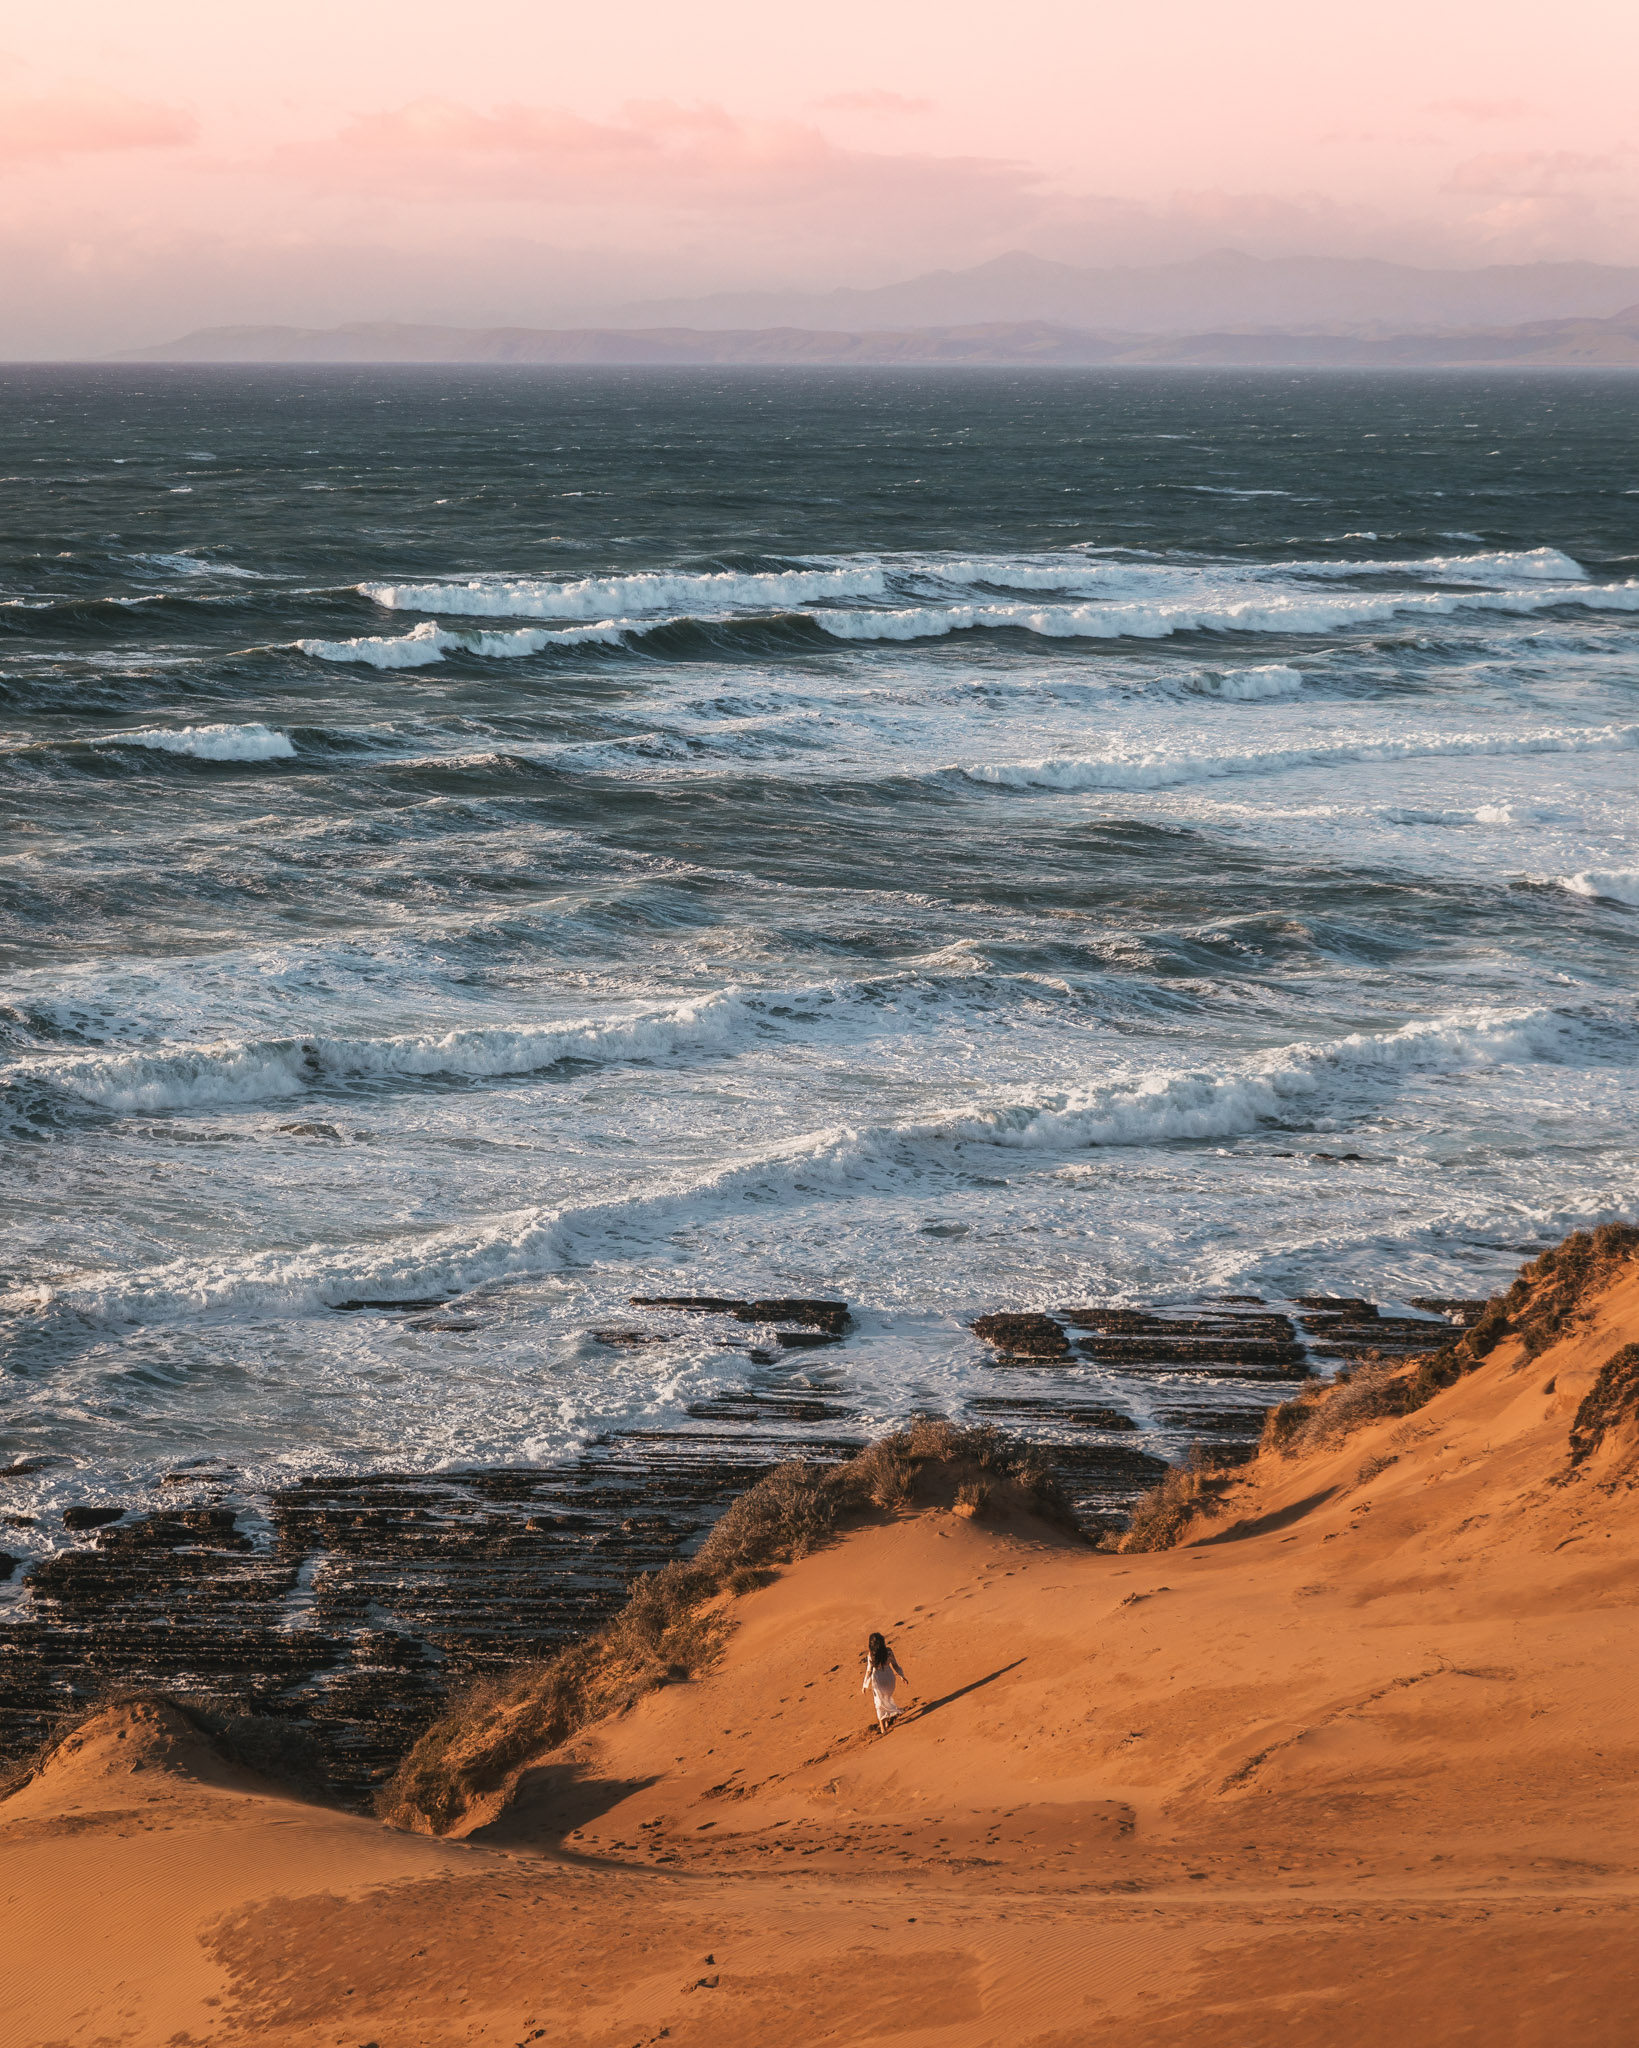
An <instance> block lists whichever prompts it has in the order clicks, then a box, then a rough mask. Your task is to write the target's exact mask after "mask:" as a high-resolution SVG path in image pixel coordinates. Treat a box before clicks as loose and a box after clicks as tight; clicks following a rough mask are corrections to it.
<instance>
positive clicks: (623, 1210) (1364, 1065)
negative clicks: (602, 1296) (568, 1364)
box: [0, 1009, 1581, 1320]
mask: <svg viewBox="0 0 1639 2048" xmlns="http://www.w3.org/2000/svg"><path fill="white" fill-rule="evenodd" d="M1580 1028H1581V1027H1580V1026H1579V1024H1578V1023H1577V1020H1575V1019H1573V1018H1569V1017H1566V1016H1564V1015H1563V1014H1560V1013H1557V1012H1554V1011H1551V1010H1544V1009H1533V1010H1515V1011H1492V1012H1483V1011H1459V1012H1453V1013H1450V1014H1447V1015H1444V1016H1438V1017H1433V1018H1429V1019H1424V1020H1419V1021H1416V1022H1413V1023H1410V1024H1407V1025H1404V1026H1402V1027H1400V1028H1399V1029H1397V1030H1392V1031H1385V1032H1355V1033H1350V1034H1348V1035H1347V1036H1345V1037H1343V1038H1341V1039H1337V1040H1334V1041H1332V1042H1331V1043H1329V1044H1319V1045H1317V1044H1311V1043H1308V1042H1305V1041H1298V1042H1296V1043H1294V1044H1290V1045H1286V1046H1282V1047H1277V1048H1272V1049H1270V1050H1269V1051H1267V1052H1265V1053H1262V1054H1259V1055H1255V1056H1253V1057H1252V1058H1250V1059H1244V1060H1240V1061H1237V1062H1236V1063H1234V1065H1233V1066H1231V1067H1230V1068H1228V1069H1227V1070H1224V1071H1219V1072H1213V1071H1210V1070H1207V1071H1177V1070H1164V1071H1155V1072H1148V1073H1144V1072H1140V1073H1138V1074H1134V1075H1130V1076H1127V1077H1123V1078H1120V1079H1117V1080H1114V1081H1110V1082H1105V1083H1099V1084H1094V1085H1089V1086H1084V1087H1081V1088H1076V1089H1070V1090H1066V1091H1064V1092H1063V1093H1061V1094H1058V1095H1054V1096H1051V1097H1037V1098H1033V1099H1029V1098H1020V1099H1014V1100H1010V1101H1003V1102H1001V1103H998V1104H997V1105H996V1106H995V1107H993V1108H991V1109H988V1110H978V1111H973V1110H968V1109H963V1110H961V1111H958V1112H955V1113H953V1114H950V1115H947V1116H944V1117H937V1118H924V1119H920V1120H916V1121H911V1122H905V1123H900V1124H879V1125H867V1126H865V1127H863V1128H856V1127H837V1128H832V1129H829V1130H821V1131H812V1132H807V1133H804V1134H802V1135H800V1136H797V1137H794V1138H791V1139H789V1140H786V1141H782V1142H779V1143H776V1144H774V1145H770V1146H764V1147H762V1148H760V1149H758V1150H755V1151H753V1152H749V1153H746V1154H743V1155H742V1156H741V1157H740V1158H738V1159H735V1160H731V1161H728V1162H726V1163H725V1164H723V1165H722V1166H721V1167H719V1168H718V1169H717V1170H716V1171H714V1172H712V1173H709V1174H706V1175H704V1176H701V1175H679V1176H676V1177H674V1178H673V1179H672V1180H670V1181H668V1182H664V1183H662V1184H660V1185H659V1186H652V1185H651V1186H648V1187H645V1188H643V1189H642V1190H641V1191H640V1192H636V1193H633V1194H630V1195H625V1196H621V1197H619V1198H616V1199H614V1200H609V1201H602V1202H591V1203H587V1204H584V1205H581V1206H579V1207H562V1208H552V1207H545V1206H536V1207H531V1208H526V1209H522V1210H515V1211H512V1212H510V1213H507V1214H505V1215H500V1216H495V1217H492V1218H491V1219H489V1220H488V1221H487V1222H485V1223H482V1224H480V1225H477V1226H471V1225H461V1226H454V1227H450V1228H447V1229H442V1230H429V1231H426V1232H422V1233H417V1234H414V1235H405V1236H400V1237H398V1238H396V1239H394V1240H391V1241H389V1242H386V1243H380V1242H377V1243H370V1244H362V1243H361V1244H354V1245H350V1246H345V1247H337V1246H325V1245H317V1244H315V1245H310V1246H307V1247H305V1248H300V1249H280V1250H278V1251H272V1252H262V1253H257V1254H253V1255H251V1256H250V1257H248V1258H242V1257H233V1256H228V1257H224V1258H220V1259H206V1260H197V1259H176V1260H172V1261H169V1262H167V1263H166V1264H163V1265H160V1266H155V1267H150V1268H147V1269H143V1270H139V1271H134V1272H125V1273H120V1274H113V1273H110V1274H107V1275H101V1276H93V1277H90V1278H87V1279H85V1280H82V1281H77V1282H74V1283H70V1284H67V1285H63V1286H54V1285H49V1284H47V1285H41V1286H36V1287H27V1288H21V1289H16V1290H14V1291H13V1292H12V1293H11V1294H10V1295H8V1296H5V1297H0V1306H4V1307H6V1308H9V1309H11V1310H13V1311H35V1312H39V1311H41V1310H44V1309H48V1308H50V1307H53V1306H60V1307H62V1308H65V1309H68V1310H70V1311H71V1312H76V1313H79V1314H84V1315H90V1316H95V1317H115V1318H122V1319H130V1318H137V1319H144V1320H146V1319H157V1318H163V1317H166V1316H174V1315H177V1314H184V1315H187V1314H196V1313H204V1314H221V1313H225V1312H238V1313H243V1312H245V1311H247V1310H252V1309H254V1310H260V1311H284V1312H290V1311H293V1310H302V1309H313V1308H317V1307H322V1306H324V1305H326V1304H329V1303H335V1302H338V1301H342V1300H345V1299H349V1298H356V1297H358V1296H361V1295H362V1296H369V1297H376V1296H380V1297H383V1298H393V1297H398V1296H420V1295H431V1294H454V1293H459V1292H465V1291H468V1290H470V1289H472V1288H475V1287H478V1286H480V1285H483V1284H485V1283H487V1282H495V1281H501V1280H507V1279H513V1278H518V1277H521V1276H525V1275H531V1274H540V1273H544V1272H549V1271H552V1270H554V1269H556V1268H558V1267H561V1266H562V1265H564V1264H565V1263H571V1262H579V1263H585V1262H587V1261H588V1260H591V1259H595V1258H598V1257H601V1256H622V1257H629V1256H631V1255H632V1253H633V1251H634V1249H635V1248H637V1247H640V1246H644V1245H652V1244H653V1243H654V1242H655V1241H656V1240H657V1239H659V1238H662V1237H664V1236H665V1235H666V1234H667V1233H668V1232H669V1231H670V1230H671V1229H673V1228H674V1227H675V1226H676V1223H677V1221H678V1219H679V1218H686V1219H687V1220H688V1222H689V1224H690V1226H691V1228H693V1229H694V1230H696V1231H698V1230H699V1229H700V1228H701V1226H702V1223H703V1222H704V1221H705V1219H707V1218H709V1217H710V1216H712V1215H713V1214H716V1215H719V1216H722V1217H724V1218H725V1219H726V1218H728V1217H729V1216H731V1215H732V1214H733V1212H735V1211H737V1210H743V1209H744V1208H745V1207H746V1206H747V1205H757V1206H759V1207H767V1206H769V1205H770V1204H779V1203H782V1202H790V1201H792V1200H801V1199H811V1198H815V1197H820V1198H824V1197H827V1196H830V1195H834V1194H837V1193H839V1192H840V1193H847V1192H857V1191H858V1190H859V1189H860V1188H861V1186H862V1185H870V1184H872V1183H880V1182H881V1181H882V1179H883V1177H884V1176H888V1177H890V1178H892V1177H897V1176H901V1175H904V1174H907V1173H908V1174H910V1175H912V1176H915V1177H917V1178H918V1179H921V1178H925V1176H926V1175H927V1174H928V1173H929V1172H930V1171H938V1170H939V1169H941V1168H944V1169H950V1168H953V1167H957V1166H959V1165H960V1163H961V1161H962V1159H963V1157H964V1155H965V1154H966V1153H967V1152H968V1149H969V1148H971V1147H974V1146H982V1147H1002V1148H1006V1149H1011V1150H1026V1151H1031V1152H1040V1153H1044V1154H1054V1153H1062V1152H1073V1151H1077V1150H1082V1149H1087V1148H1091V1147H1099V1146H1128V1145H1152V1144H1157V1143H1165V1142H1168V1141H1175V1140H1181V1139H1182V1140H1191V1139H1193V1140H1202V1139H1207V1140H1210V1139H1226V1138H1233V1137H1236V1136H1240V1135H1244V1134H1246V1133H1248V1132H1251V1131H1254V1130H1256V1129H1257V1128H1259V1127H1260V1126H1261V1125H1265V1124H1270V1123H1275V1124H1293V1123H1295V1124H1299V1125H1302V1124H1305V1123H1312V1122H1313V1121H1314V1120H1315V1119H1316V1118H1325V1117H1330V1116H1334V1115H1336V1114H1338V1113H1339V1112H1342V1113H1347V1112H1349V1111H1350V1110H1351V1109H1357V1108H1359V1107H1361V1106H1363V1105H1364V1104H1365V1103H1367V1102H1369V1101H1373V1100H1377V1099H1380V1097H1381V1092H1382V1090H1383V1089H1384V1088H1385V1087H1387V1088H1390V1089H1392V1088H1394V1087H1395V1086H1396V1085H1397V1084H1399V1083H1400V1082H1402V1081H1404V1080H1406V1079H1408V1078H1410V1077H1413V1076H1415V1075H1418V1074H1423V1073H1453V1072H1459V1071H1463V1070H1467V1069H1475V1068H1483V1067H1491V1066H1497V1065H1511V1064H1517V1063H1520V1062H1526V1061H1531V1060H1535V1059H1541V1058H1547V1059H1554V1058H1557V1057H1561V1056H1562V1055H1563V1053H1564V1051H1565V1048H1566V1046H1567V1044H1568V1042H1569V1041H1570V1040H1571V1039H1572V1038H1574V1036H1575V1035H1576V1034H1577V1032H1578V1031H1579V1029H1580Z"/></svg>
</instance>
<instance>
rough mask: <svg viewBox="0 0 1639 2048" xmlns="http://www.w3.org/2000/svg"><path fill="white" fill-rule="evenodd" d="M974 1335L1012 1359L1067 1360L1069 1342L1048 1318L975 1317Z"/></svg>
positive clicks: (1038, 1316)
mask: <svg viewBox="0 0 1639 2048" xmlns="http://www.w3.org/2000/svg"><path fill="white" fill-rule="evenodd" d="M972 1327H973V1334H974V1336H975V1337H982V1338H983V1339H984V1341H985V1342H986V1343H987V1344H991V1345H994V1346H995V1348H996V1349H997V1350H998V1351H1003V1352H1007V1353H1008V1354H1010V1355H1011V1356H1012V1357H1014V1358H1066V1357H1068V1356H1069V1352H1070V1340H1069V1338H1068V1337H1066V1336H1065V1334H1064V1331H1063V1328H1062V1327H1061V1325H1059V1324H1058V1323H1056V1322H1054V1320H1053V1318H1052V1317H1051V1316H1044V1315H1041V1314H1039V1313H1038V1314H1034V1315H994V1316H975V1318H974V1320H973V1326H972Z"/></svg>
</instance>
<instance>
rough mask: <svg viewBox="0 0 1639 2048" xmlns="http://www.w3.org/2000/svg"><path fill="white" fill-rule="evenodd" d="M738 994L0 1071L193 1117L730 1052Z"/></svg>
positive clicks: (127, 1108)
mask: <svg viewBox="0 0 1639 2048" xmlns="http://www.w3.org/2000/svg"><path fill="white" fill-rule="evenodd" d="M748 1015H749V1006H748V1003H747V1001H746V1000H745V999H744V998H742V997H741V996H740V995H739V994H738V992H736V991H734V990H729V991H726V992H724V993H722V994H719V995H711V996H706V997H702V998H701V999H700V1000H699V1001H697V1002H691V1003H675V1004H672V1005H669V1006H668V1007H666V1008H663V1009H656V1010H652V1011H647V1012H644V1013H642V1014H640V1015H638V1016H633V1017H624V1018H619V1019H617V1020H614V1021H609V1022H599V1021H596V1020H592V1019H583V1020H578V1021H576V1022H573V1023H567V1024H562V1025H556V1026H546V1025H542V1026H534V1027H525V1028H521V1029H512V1030H506V1029H493V1030H468V1031H447V1032H444V1033H441V1034H437V1033H426V1034H420V1035H416V1034H409V1035H406V1036H403V1037H397V1038H363V1039H357V1038H321V1037H298V1038H264V1039H249V1040H233V1039H229V1040H225V1041H221V1042H218V1043H216V1044H209V1045H179V1046H175V1047H172V1048H170V1049H169V1050H165V1051H159V1050H153V1051H149V1050H144V1051H140V1052H94V1053H65V1054H49V1055H44V1056H38V1057H33V1058H28V1059H22V1060H18V1061H15V1062H13V1063H12V1064H11V1065H9V1066H7V1067H5V1068H0V1085H12V1086H15V1085H16V1084H17V1083H19V1082H33V1083H35V1084H36V1085H40V1084H43V1085H45V1086H46V1087H48V1088H50V1089H52V1090H54V1091H56V1092H58V1093H60V1094H67V1095H72V1096H75V1097H77V1098H79V1099H80V1100H81V1101H84V1102H89V1103H93V1104H95V1105H96V1106H97V1107H98V1108H100V1109H109V1110H115V1111H121V1112H132V1111H143V1110H148V1111H159V1110H187V1109H199V1108H205V1107H208V1106H210V1105H212V1104H228V1103H248V1102H259V1101H266V1100H270V1099H278V1098H280V1097H283V1096H290V1095H299V1094H302V1093H304V1092H305V1091H306V1090H308V1089H311V1088H314V1087H317V1086H322V1085H325V1084H335V1083H338V1082H343V1083H345V1082H350V1081H386V1080H392V1079H394V1078H399V1077H403V1078H408V1077H416V1078H422V1079H433V1078H439V1077H443V1078H449V1079H466V1080H478V1079H486V1078H495V1077H499V1076H501V1075H505V1074H533V1073H539V1072H540V1071H541V1070H542V1069H543V1068H546V1067H550V1066H554V1065H556V1064H557V1062H558V1061H559V1060H565V1059H582V1060H622V1059H652V1058H656V1057H660V1056H663V1055H664V1054H667V1053H670V1052H675V1051H677V1050H678V1049H680V1048H682V1047H690V1048H699V1047H702V1046H713V1045H721V1044H724V1043H726V1042H727V1041H728V1039H729V1038H730V1037H731V1036H732V1035H733V1033H734V1031H735V1030H736V1029H737V1028H738V1027H739V1026H741V1025H742V1024H744V1023H745V1022H746V1020H747V1018H748Z"/></svg>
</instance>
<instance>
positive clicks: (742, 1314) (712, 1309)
mask: <svg viewBox="0 0 1639 2048" xmlns="http://www.w3.org/2000/svg"><path fill="white" fill-rule="evenodd" d="M629 1299H630V1301H631V1304H632V1306H633V1308H681V1309H692V1310H693V1311H695V1313H697V1314H700V1315H719V1316H733V1318H734V1320H735V1321H736V1322H737V1323H800V1324H801V1325H802V1326H803V1327H804V1328H805V1329H810V1330H823V1331H825V1332H826V1333H827V1334H828V1335H830V1336H833V1337H840V1336H841V1335H842V1333H843V1331H844V1330H845V1329H846V1328H847V1327H848V1304H847V1302H845V1301H811V1300H809V1299H808V1298H807V1297H806V1296H800V1295H778V1296H770V1297H768V1298H766V1299H764V1300H761V1301H747V1300H746V1299H745V1297H744V1296H743V1295H738V1294H634V1295H632V1296H630V1297H629Z"/></svg>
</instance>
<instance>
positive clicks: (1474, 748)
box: [961, 725, 1639, 790]
mask: <svg viewBox="0 0 1639 2048" xmlns="http://www.w3.org/2000/svg"><path fill="white" fill-rule="evenodd" d="M1636 745H1639V725H1606V726H1591V727H1580V728H1578V727H1562V728H1553V729H1547V730H1542V731H1538V732H1523V733H1429V734H1426V735H1421V736H1412V737H1409V738H1406V739H1400V740H1374V739H1366V738H1364V737H1362V738H1359V739H1351V740H1344V741H1341V742H1337V743H1334V744H1332V745H1324V746H1307V747H1265V748H1253V749H1248V750H1247V751H1245V752H1243V753H1233V754H1227V753H1226V754H1134V755H1127V756H1123V755H1119V754H1110V755H1102V756H1100V755H1070V756H1064V757H1061V758H1059V759H1057V760H1043V761H1005V762H979V763H975V764H971V765H968V766H964V767H963V768H962V770H961V773H962V774H964V775H966V776H967V777H968V778H969V780H970V781H973V782H986V783H994V784H997V785H999V786H1000V787H1002V788H1006V789H1066V790H1071V789H1171V788H1174V787H1176V786H1177V785H1179V784H1181V783H1191V782H1213V781H1217V780H1219V779H1220V778H1221V777H1224V776H1231V775H1272V774H1280V773H1283V772H1285V771H1286V770H1289V769H1293V768H1337V767H1348V766H1351V765H1353V764H1355V763H1358V762H1365V761H1421V760H1430V761H1434V760H1441V759H1456V758H1461V757H1464V756H1468V755H1487V754H1582V753H1605V752H1610V751H1612V750H1615V749H1619V748H1628V747H1633V746H1636Z"/></svg>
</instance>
